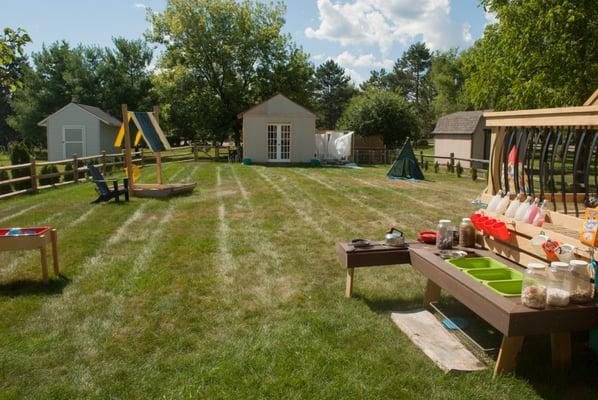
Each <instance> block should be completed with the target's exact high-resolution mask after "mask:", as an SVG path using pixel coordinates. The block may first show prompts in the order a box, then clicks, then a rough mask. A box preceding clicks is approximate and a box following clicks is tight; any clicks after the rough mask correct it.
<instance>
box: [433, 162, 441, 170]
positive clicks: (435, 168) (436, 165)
mask: <svg viewBox="0 0 598 400" xmlns="http://www.w3.org/2000/svg"><path fill="white" fill-rule="evenodd" d="M438 171H440V164H438V161H436V162H435V163H434V172H436V173H438Z"/></svg>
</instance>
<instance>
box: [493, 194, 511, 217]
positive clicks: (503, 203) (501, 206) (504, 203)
mask: <svg viewBox="0 0 598 400" xmlns="http://www.w3.org/2000/svg"><path fill="white" fill-rule="evenodd" d="M510 201H511V192H507V194H505V197H503V198H502V199H501V200H500V201H499V202H498V205H497V206H496V208H495V209H494V212H495V213H497V214H502V213H504V212H505V210H506V209H507V207H508V206H509V202H510Z"/></svg>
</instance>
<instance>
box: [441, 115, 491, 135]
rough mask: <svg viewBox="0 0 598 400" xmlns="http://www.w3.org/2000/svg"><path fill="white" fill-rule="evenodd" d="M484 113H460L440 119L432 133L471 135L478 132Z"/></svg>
mask: <svg viewBox="0 0 598 400" xmlns="http://www.w3.org/2000/svg"><path fill="white" fill-rule="evenodd" d="M483 113H484V112H483V111H460V112H456V113H452V114H448V115H445V116H444V117H440V118H439V119H438V122H437V123H436V127H435V128H434V130H433V131H432V133H434V134H436V133H444V134H446V133H453V134H461V135H463V134H467V135H471V134H473V133H474V131H475V130H476V128H477V126H478V123H479V122H480V119H481V118H482V117H483Z"/></svg>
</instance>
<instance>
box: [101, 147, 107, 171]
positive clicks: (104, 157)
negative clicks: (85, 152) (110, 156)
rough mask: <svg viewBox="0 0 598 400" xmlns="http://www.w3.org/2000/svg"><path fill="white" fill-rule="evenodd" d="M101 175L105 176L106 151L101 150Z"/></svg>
mask: <svg viewBox="0 0 598 400" xmlns="http://www.w3.org/2000/svg"><path fill="white" fill-rule="evenodd" d="M102 175H106V150H102Z"/></svg>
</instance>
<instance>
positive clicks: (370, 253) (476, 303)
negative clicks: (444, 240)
mask: <svg viewBox="0 0 598 400" xmlns="http://www.w3.org/2000/svg"><path fill="white" fill-rule="evenodd" d="M467 250H468V251H473V252H475V253H476V256H480V257H491V258H494V259H496V260H499V261H500V262H501V263H503V264H505V265H506V266H508V267H510V268H513V269H515V270H517V271H520V272H522V271H524V268H522V267H521V266H519V265H518V264H516V263H514V262H511V261H510V260H507V259H505V258H502V257H499V256H497V255H496V254H495V253H493V252H492V251H489V250H484V249H481V248H476V249H467ZM437 251H438V250H437V249H436V247H435V246H433V245H425V244H420V243H410V245H409V248H408V249H392V248H389V247H386V246H373V247H371V248H369V249H360V250H353V248H352V246H351V245H350V243H339V244H338V245H337V254H338V256H339V260H340V262H341V265H342V266H343V267H344V268H346V269H347V284H346V289H345V295H346V296H347V297H350V296H351V293H352V290H353V273H354V269H355V268H360V267H370V266H377V265H390V264H411V265H412V266H413V268H415V269H416V270H418V271H419V272H420V273H422V274H423V275H424V276H425V277H426V278H427V284H426V288H425V291H424V296H423V297H424V307H426V308H428V307H429V304H430V303H431V302H434V301H438V300H439V298H440V292H441V290H445V291H446V292H447V293H449V294H450V295H451V296H453V297H454V298H455V299H457V300H458V301H459V302H461V303H462V304H463V305H465V306H466V307H468V308H469V309H470V310H472V311H473V312H475V313H476V314H477V315H479V316H480V317H481V318H482V319H484V320H485V321H486V322H487V323H489V324H490V325H492V326H493V327H494V328H495V329H496V330H498V331H499V332H501V333H502V334H503V340H502V344H501V347H500V351H499V353H498V359H497V361H496V366H495V369H494V376H496V375H497V374H501V373H508V372H511V371H513V370H514V369H515V366H516V362H517V354H518V353H519V352H520V350H521V348H522V344H523V340H524V338H525V337H526V336H531V335H541V334H550V337H551V347H552V364H553V367H554V368H556V369H566V368H568V367H569V366H570V364H571V335H570V333H571V332H575V331H584V330H591V329H598V304H595V303H589V304H586V305H574V304H572V305H569V306H567V307H547V308H546V309H544V310H535V309H532V308H528V307H525V306H523V305H522V304H521V299H520V297H504V296H501V295H499V294H497V293H496V292H494V291H493V290H491V289H490V288H488V287H487V286H485V285H483V284H482V283H481V282H479V281H478V280H476V279H474V278H473V277H470V276H469V275H467V274H466V273H465V272H463V271H461V270H459V269H457V268H455V267H453V266H452V265H450V264H449V263H448V262H446V261H445V260H443V259H442V258H441V257H440V256H438V255H437Z"/></svg>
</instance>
